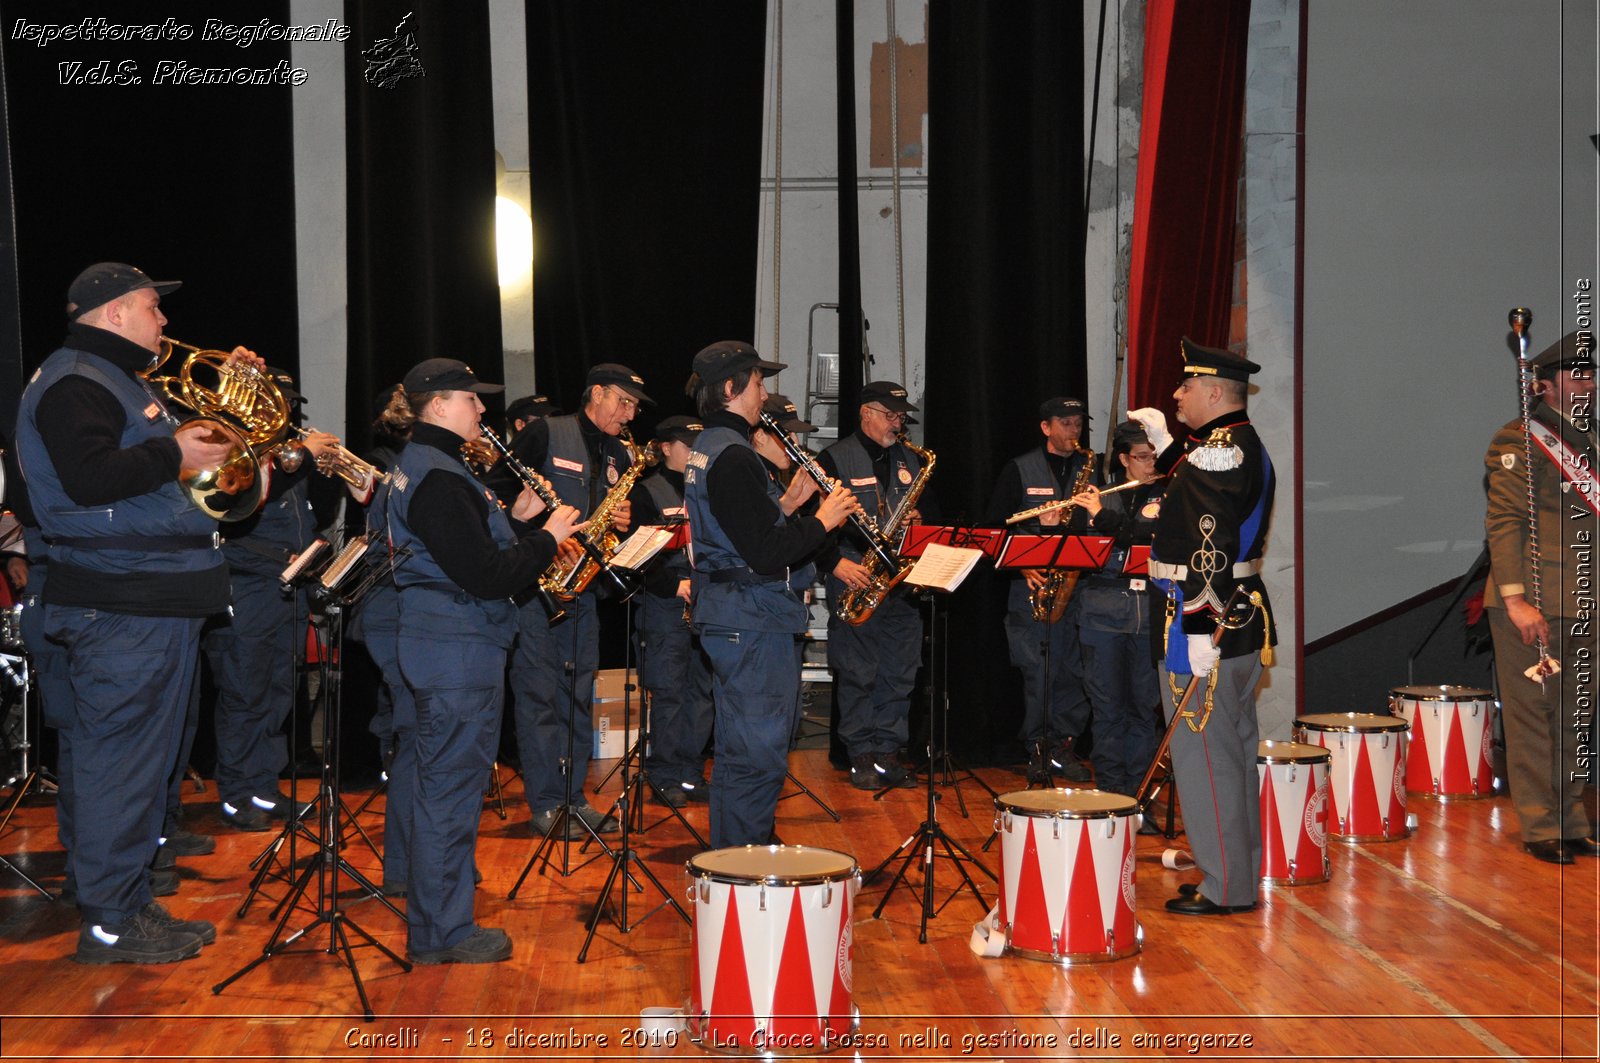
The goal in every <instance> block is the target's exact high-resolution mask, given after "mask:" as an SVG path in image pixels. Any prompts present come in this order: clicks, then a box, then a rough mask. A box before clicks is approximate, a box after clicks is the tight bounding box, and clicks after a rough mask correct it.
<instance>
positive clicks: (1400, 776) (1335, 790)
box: [1294, 712, 1411, 842]
mask: <svg viewBox="0 0 1600 1063" xmlns="http://www.w3.org/2000/svg"><path fill="white" fill-rule="evenodd" d="M1294 725H1295V730H1296V732H1297V733H1298V736H1299V738H1300V740H1301V741H1302V742H1306V743H1308V744H1310V745H1316V746H1322V747H1323V748H1324V749H1326V750H1327V751H1328V753H1329V754H1330V756H1331V757H1332V763H1331V765H1330V768H1329V779H1330V785H1331V787H1332V789H1331V793H1332V795H1333V818H1332V820H1331V821H1330V824H1329V828H1328V829H1329V833H1331V834H1332V835H1333V836H1334V837H1335V838H1338V839H1339V840H1341V841H1346V842H1390V841H1397V840H1398V839H1401V838H1404V837H1406V836H1407V835H1409V834H1410V833H1411V831H1410V829H1409V828H1408V827H1407V826H1406V786H1405V768H1406V722H1405V721H1404V720H1402V719H1399V718H1398V717H1395V716H1378V715H1375V714H1373V713H1365V712H1332V713H1326V714H1323V715H1319V716H1301V717H1300V718H1298V719H1297V720H1295V722H1294Z"/></svg>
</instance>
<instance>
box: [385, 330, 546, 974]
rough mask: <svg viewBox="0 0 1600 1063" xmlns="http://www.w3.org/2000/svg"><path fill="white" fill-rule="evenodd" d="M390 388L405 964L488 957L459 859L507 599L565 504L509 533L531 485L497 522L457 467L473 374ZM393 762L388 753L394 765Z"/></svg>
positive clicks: (533, 505)
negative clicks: (406, 775)
mask: <svg viewBox="0 0 1600 1063" xmlns="http://www.w3.org/2000/svg"><path fill="white" fill-rule="evenodd" d="M404 386H405V391H406V400H407V402H408V403H409V404H410V406H411V410H412V413H413V414H414V415H415V416H416V418H417V420H416V423H415V425H413V427H412V433H411V441H410V442H409V443H408V444H406V447H405V449H404V450H402V451H401V452H400V457H399V459H398V460H397V461H396V463H395V475H394V476H393V478H392V480H391V484H390V491H389V498H388V502H387V507H388V516H389V528H390V531H391V534H392V536H393V541H394V548H395V549H396V550H397V551H398V550H402V549H410V551H411V556H410V557H409V558H408V559H407V561H406V563H405V564H404V565H402V566H400V567H399V568H398V569H396V571H395V585H396V586H397V587H398V588H399V589H400V632H399V637H398V640H397V649H398V652H399V657H400V671H401V674H402V675H403V676H404V677H405V681H406V685H407V686H408V687H409V688H410V690H411V694H412V697H413V699H414V704H415V710H416V729H415V732H414V737H413V739H412V741H413V742H414V744H415V753H416V757H415V769H414V771H415V778H414V780H412V781H411V783H412V785H411V787H410V789H411V792H412V793H413V795H414V802H413V809H412V819H413V826H412V838H411V846H412V851H413V854H414V855H415V856H416V857H417V859H414V860H413V861H412V864H411V867H410V870H409V880H408V882H407V889H408V893H407V898H408V900H407V906H406V907H407V911H406V922H407V926H408V929H409V931H410V940H409V948H408V951H409V954H410V957H411V960H412V962H413V963H419V964H434V963H494V962H497V961H500V960H505V959H508V958H509V957H510V956H511V938H510V936H509V935H508V934H506V932H505V931H504V930H500V929H497V928H490V927H483V926H478V925H477V924H476V923H475V922H474V921H473V914H472V907H473V905H472V892H473V871H474V862H473V854H474V851H475V850H476V847H477V838H478V818H479V813H480V811H481V809H482V805H483V786H484V780H485V779H487V778H488V777H489V770H490V767H491V765H492V764H493V763H494V758H495V751H496V749H497V748H498V746H499V742H500V718H501V714H502V712H503V710H504V705H505V685H504V682H503V676H504V675H505V665H506V652H507V650H508V649H509V648H510V646H511V643H512V640H513V639H514V638H515V637H516V633H517V629H516V613H517V609H516V606H515V605H514V604H513V603H512V601H511V595H512V594H514V593H516V592H517V591H520V590H522V589H523V588H525V587H527V586H529V585H530V584H532V583H533V582H535V581H536V580H537V579H538V578H539V574H540V573H541V572H543V571H544V570H545V568H546V567H547V566H548V565H549V564H550V562H551V561H552V560H553V559H554V558H555V556H556V549H557V547H558V546H559V544H561V543H562V542H563V541H565V540H566V538H567V537H568V536H569V535H571V534H572V530H573V528H574V527H575V526H576V525H577V523H578V513H577V510H575V509H573V508H571V507H570V506H562V507H560V508H559V509H557V510H556V511H555V512H554V513H551V514H550V515H549V517H548V518H547V519H546V520H545V523H544V526H543V528H542V530H537V531H535V530H533V529H531V528H522V529H518V528H517V527H515V526H514V525H513V524H512V521H513V520H515V521H518V522H526V521H529V520H531V519H532V518H533V517H534V516H536V515H537V514H538V513H540V512H541V511H542V510H543V509H544V503H543V502H541V501H540V500H539V497H538V496H537V495H536V494H535V493H534V491H533V489H532V488H531V487H526V486H525V487H524V488H523V490H522V492H521V494H519V495H518V496H517V499H516V502H515V503H514V504H513V505H512V507H511V511H510V517H511V520H508V519H507V515H506V513H505V512H504V511H503V510H502V507H501V505H500V501H499V499H498V498H496V497H495V494H494V492H493V491H490V490H489V489H488V488H486V487H484V486H483V485H482V484H480V483H479V482H478V481H477V480H476V479H475V478H474V477H473V475H472V473H471V471H470V470H468V468H467V465H466V462H465V460H464V459H463V458H462V456H461V446H462V444H463V443H466V442H468V441H469V440H474V439H477V438H478V437H479V435H480V434H481V432H480V430H479V424H480V418H481V417H482V415H483V402H482V400H480V399H479V398H478V396H479V395H480V394H490V393H493V392H498V391H501V390H503V389H502V387H501V385H499V384H485V383H482V382H480V381H479V380H478V379H477V378H476V377H475V376H474V375H473V372H472V370H471V369H470V368H468V367H467V366H466V365H464V364H463V363H461V362H458V361H456V360H454V359H451V358H430V359H428V360H427V361H424V362H420V363H418V364H417V365H416V366H415V367H413V368H412V370H411V371H410V372H409V373H407V374H406V377H405V382H404ZM402 733H403V732H402ZM402 763H403V761H402V758H401V757H400V756H398V755H397V756H396V758H395V768H396V771H399V770H402V769H401V767H400V766H401V765H402Z"/></svg>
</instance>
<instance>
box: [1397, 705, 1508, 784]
mask: <svg viewBox="0 0 1600 1063" xmlns="http://www.w3.org/2000/svg"><path fill="white" fill-rule="evenodd" d="M1493 708H1494V694H1493V693H1492V692H1490V691H1488V690H1479V689H1477V688H1475V687H1453V686H1437V687H1430V686H1415V687H1395V688H1394V689H1393V690H1391V691H1390V692H1389V711H1390V712H1391V713H1392V714H1393V715H1395V716H1398V717H1400V718H1401V719H1403V720H1405V721H1406V723H1407V724H1409V725H1410V726H1411V749H1410V752H1408V753H1407V754H1406V790H1407V791H1408V792H1410V793H1413V794H1416V795H1418V796H1419V797H1431V798H1437V799H1438V800H1440V801H1448V800H1451V799H1466V800H1475V799H1477V798H1480V797H1492V796H1494V765H1493V749H1494V727H1493V726H1492V725H1491V722H1490V721H1491V716H1492V711H1493Z"/></svg>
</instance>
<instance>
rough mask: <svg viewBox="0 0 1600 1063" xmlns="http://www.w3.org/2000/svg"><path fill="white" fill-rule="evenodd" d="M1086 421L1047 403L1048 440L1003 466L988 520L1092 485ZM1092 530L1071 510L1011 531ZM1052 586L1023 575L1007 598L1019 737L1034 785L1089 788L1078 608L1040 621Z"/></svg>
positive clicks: (1073, 404) (1059, 401)
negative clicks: (1038, 602)
mask: <svg viewBox="0 0 1600 1063" xmlns="http://www.w3.org/2000/svg"><path fill="white" fill-rule="evenodd" d="M1088 421H1089V414H1088V412H1087V410H1086V409H1085V407H1084V404H1083V400H1081V399H1071V398H1054V399H1048V400H1046V401H1045V402H1044V403H1043V404H1041V405H1040V407H1039V433H1040V434H1041V435H1042V436H1044V441H1043V442H1042V443H1041V444H1040V445H1039V446H1038V447H1036V448H1034V449H1033V450H1030V451H1028V452H1027V453H1025V454H1019V455H1017V456H1016V457H1014V458H1012V459H1011V460H1010V461H1008V462H1006V464H1005V465H1004V466H1003V467H1002V468H1001V470H1000V475H999V477H998V478H997V479H996V480H995V485H994V492H993V494H991V495H990V497H989V507H988V509H987V511H986V512H985V514H984V519H985V522H986V523H988V524H992V525H1000V524H1003V523H1005V519H1006V518H1007V517H1008V516H1010V515H1011V514H1013V513H1020V512H1022V511H1023V510H1027V509H1033V508H1034V507H1035V506H1039V505H1042V504H1044V503H1046V502H1055V501H1062V500H1066V499H1070V498H1071V497H1072V495H1073V492H1074V491H1075V490H1076V489H1077V488H1078V485H1080V484H1081V485H1084V486H1087V485H1088V484H1089V483H1090V482H1091V481H1092V479H1093V476H1094V469H1093V464H1092V461H1091V455H1090V453H1089V452H1088V451H1087V450H1084V449H1083V448H1082V447H1081V446H1080V445H1079V441H1080V440H1081V439H1082V438H1083V432H1084V429H1085V427H1086V426H1087V425H1088ZM1088 528H1089V522H1088V516H1087V514H1084V513H1081V512H1077V511H1074V512H1071V513H1069V514H1068V515H1067V518H1066V524H1065V526H1063V525H1062V514H1061V512H1059V511H1054V512H1049V513H1041V514H1040V515H1039V516H1038V517H1035V518H1033V519H1031V520H1028V521H1025V522H1023V523H1020V524H1018V525H1016V527H1015V528H1013V530H1014V531H1018V532H1026V533H1032V534H1040V533H1041V532H1046V529H1049V530H1050V531H1055V532H1063V533H1069V534H1072V535H1082V534H1084V533H1085V532H1086V531H1088ZM1046 580H1047V573H1046V572H1045V571H1044V570H1042V569H1031V568H1030V569H1023V570H1022V572H1021V573H1020V575H1017V576H1013V577H1012V578H1011V588H1010V590H1009V591H1007V592H1006V619H1005V625H1006V646H1007V648H1008V649H1009V650H1010V654H1011V663H1012V664H1013V665H1014V666H1015V667H1016V668H1017V669H1018V670H1019V671H1020V672H1021V673H1022V730H1021V733H1020V737H1021V739H1022V744H1023V747H1024V748H1025V749H1026V751H1027V754H1028V781H1029V782H1030V783H1043V784H1044V785H1046V786H1049V785H1050V783H1051V773H1052V772H1060V773H1061V774H1062V776H1063V777H1064V778H1066V779H1069V780H1071V781H1073V782H1087V781H1088V780H1089V766H1088V764H1087V763H1086V762H1085V761H1084V760H1083V758H1082V757H1081V756H1080V755H1079V754H1078V752H1077V751H1076V749H1075V746H1076V745H1077V743H1078V740H1079V739H1080V738H1081V737H1082V736H1083V734H1084V732H1085V731H1087V730H1088V728H1089V699H1088V696H1087V695H1086V694H1085V693H1084V689H1083V653H1082V650H1081V649H1080V647H1079V644H1078V623H1077V616H1078V607H1077V606H1076V605H1075V604H1074V603H1072V602H1070V601H1069V602H1068V603H1067V611H1066V613H1065V614H1064V615H1063V616H1062V617H1061V618H1060V619H1059V620H1057V621H1056V622H1055V623H1050V622H1049V621H1046V620H1038V619H1035V617H1034V608H1033V595H1034V593H1035V592H1036V591H1038V590H1039V589H1040V588H1041V587H1043V586H1044V585H1045V583H1046ZM1046 663H1048V664H1049V668H1048V669H1046V667H1045V665H1046ZM1047 683H1048V687H1049V689H1048V690H1047V689H1046V685H1047ZM1098 737H1099V736H1098V735H1097V736H1096V739H1097V740H1098Z"/></svg>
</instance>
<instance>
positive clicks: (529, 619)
mask: <svg viewBox="0 0 1600 1063" xmlns="http://www.w3.org/2000/svg"><path fill="white" fill-rule="evenodd" d="M650 401H652V400H651V398H650V396H648V395H646V394H645V392H644V380H643V379H642V378H640V376H639V374H637V373H635V372H634V371H633V370H631V369H629V368H628V367H627V366H624V365H617V364H615V363H609V362H608V363H603V364H601V365H597V366H595V367H594V368H592V369H590V370H589V375H588V377H587V383H586V384H585V386H584V393H583V406H582V408H581V409H580V410H579V411H578V412H577V413H575V414H571V415H568V416H564V417H547V418H544V419H542V420H535V421H532V422H531V423H529V424H527V425H526V426H525V427H524V428H523V432H522V435H521V436H519V437H518V438H519V441H520V442H521V444H522V445H519V446H518V448H517V451H518V453H519V454H520V455H526V460H525V461H524V462H523V464H525V465H526V466H527V467H528V468H530V469H533V470H534V471H535V472H539V473H542V474H543V475H544V477H545V479H547V480H549V481H550V484H551V486H552V487H554V488H555V491H556V494H557V495H559V496H560V498H561V501H563V502H565V503H566V504H568V505H570V506H575V507H577V509H578V512H579V513H581V514H582V515H583V516H584V517H586V518H587V517H588V516H589V514H591V513H593V512H594V510H595V508H596V507H597V506H599V504H600V502H601V501H602V500H603V499H604V498H605V496H606V493H607V491H608V490H609V489H610V487H611V486H612V485H613V484H615V483H616V482H617V480H618V479H619V478H620V477H621V476H622V474H623V473H624V472H625V471H626V470H627V468H628V466H629V465H631V464H632V460H633V459H632V458H631V456H630V455H629V453H628V448H627V447H626V446H624V445H623V443H622V441H621V440H620V439H618V438H617V437H618V436H620V435H621V434H622V431H623V429H624V428H626V427H627V425H628V422H629V421H631V420H633V417H634V414H635V413H637V412H638V410H639V404H640V403H641V402H650ZM630 523H631V510H630V504H629V503H628V502H623V503H622V504H621V505H620V506H619V507H618V509H617V511H616V513H615V514H614V516H613V519H612V525H613V527H615V528H616V529H617V530H618V531H619V532H624V531H626V530H627V529H628V527H629V526H630ZM600 588H601V585H600V584H598V583H597V584H593V585H591V586H590V587H589V589H587V590H585V591H584V592H583V593H582V594H580V595H578V597H577V598H576V599H575V600H573V601H571V602H568V603H566V612H567V618H566V620H564V621H562V623H561V624H560V625H559V626H556V627H552V626H551V625H550V618H549V616H548V614H547V613H546V612H545V609H544V606H543V605H542V604H541V603H540V601H539V600H538V599H537V598H534V599H532V600H530V601H528V602H527V603H526V604H524V605H523V606H522V609H521V612H520V613H519V615H518V623H517V628H518V631H519V632H520V634H521V637H520V638H519V639H518V640H517V648H516V650H515V651H514V653H513V654H512V657H511V694H512V700H513V704H512V710H513V712H514V713H515V719H516V727H517V752H518V755H519V756H520V758H521V760H522V781H523V786H524V788H525V792H526V794H527V798H528V807H529V808H530V809H532V811H533V829H534V830H535V831H537V832H539V833H541V834H548V833H549V832H550V831H551V830H552V829H553V828H554V827H555V823H556V813H557V811H558V809H559V807H560V806H561V804H562V803H563V802H565V801H566V800H567V799H568V798H567V776H566V774H565V773H564V772H563V771H562V764H563V763H564V762H565V761H566V757H567V748H568V744H569V741H570V744H571V748H572V760H571V763H570V764H568V765H567V767H568V770H569V771H570V773H571V779H572V797H571V800H572V807H571V810H570V811H571V813H572V815H573V816H575V817H577V818H578V819H581V820H582V821H583V824H587V825H588V827H589V828H590V829H591V830H594V831H597V832H599V833H601V834H608V833H611V832H614V831H616V830H618V829H619V825H618V823H617V818H616V817H615V816H610V815H605V814H603V813H601V812H600V811H599V810H597V809H596V808H595V807H594V806H593V805H591V804H589V802H588V801H587V800H586V799H585V798H584V797H583V787H584V785H585V783H586V781H587V779H588V774H589V755H590V753H591V752H592V751H593V745H594V717H593V716H592V714H591V713H592V711H593V710H592V702H593V698H594V693H593V692H594V672H595V669H596V668H597V667H598V666H599V663H600V617H599V614H598V613H597V612H596V601H597V595H598V594H599V593H600ZM569 667H570V669H571V670H570V671H569V670H568V668H569ZM574 707H575V711H574ZM569 719H570V727H569ZM583 824H579V823H574V822H572V821H571V820H568V821H567V824H566V834H567V837H569V838H581V837H583V833H584V830H583Z"/></svg>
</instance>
